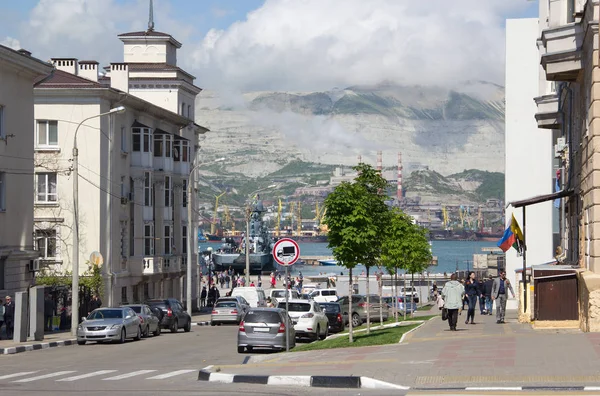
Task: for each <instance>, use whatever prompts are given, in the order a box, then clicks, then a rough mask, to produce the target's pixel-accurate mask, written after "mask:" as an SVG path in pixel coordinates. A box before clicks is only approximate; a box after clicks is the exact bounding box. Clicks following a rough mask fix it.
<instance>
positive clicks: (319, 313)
mask: <svg viewBox="0 0 600 396" xmlns="http://www.w3.org/2000/svg"><path fill="white" fill-rule="evenodd" d="M284 305H285V304H280V305H279V307H280V308H284ZM288 306H289V308H288V309H289V311H288V314H289V315H290V318H291V319H292V322H293V324H294V330H296V337H297V338H299V337H306V336H308V337H310V338H313V339H314V340H317V339H321V340H324V339H325V338H327V336H328V335H329V320H328V319H327V316H326V315H325V313H323V309H322V308H321V307H320V306H319V303H317V302H315V301H307V300H300V299H298V300H290V301H288Z"/></svg>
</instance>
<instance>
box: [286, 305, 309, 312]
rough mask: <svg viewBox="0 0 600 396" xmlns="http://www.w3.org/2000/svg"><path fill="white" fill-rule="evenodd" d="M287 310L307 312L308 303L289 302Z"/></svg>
mask: <svg viewBox="0 0 600 396" xmlns="http://www.w3.org/2000/svg"><path fill="white" fill-rule="evenodd" d="M288 310H289V311H290V312H308V311H310V304H304V303H289V307H288Z"/></svg>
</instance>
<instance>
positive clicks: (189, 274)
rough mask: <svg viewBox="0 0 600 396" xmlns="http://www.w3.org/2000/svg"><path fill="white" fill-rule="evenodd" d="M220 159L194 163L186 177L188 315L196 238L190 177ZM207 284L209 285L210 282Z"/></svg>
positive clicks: (189, 311) (190, 307)
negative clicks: (201, 167) (200, 168)
mask: <svg viewBox="0 0 600 396" xmlns="http://www.w3.org/2000/svg"><path fill="white" fill-rule="evenodd" d="M221 161H225V158H217V159H216V160H214V161H209V162H202V163H200V164H196V165H194V166H193V167H192V169H191V170H190V175H189V177H188V186H187V187H188V188H187V212H188V226H187V228H188V229H187V232H188V238H187V266H186V268H185V275H186V283H187V287H186V295H185V303H186V309H187V311H188V313H189V314H190V315H191V314H192V249H193V246H194V245H193V244H192V242H193V241H195V240H197V238H198V237H197V234H196V232H195V227H194V222H193V221H192V189H193V184H192V179H193V177H194V172H195V171H196V169H198V168H199V167H200V166H202V165H206V164H212V163H215V162H221ZM209 279H210V268H209ZM198 281H199V280H198ZM208 286H209V287H210V284H209V285H208Z"/></svg>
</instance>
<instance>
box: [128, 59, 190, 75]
mask: <svg viewBox="0 0 600 396" xmlns="http://www.w3.org/2000/svg"><path fill="white" fill-rule="evenodd" d="M127 66H128V67H129V71H140V70H160V71H166V70H174V71H178V72H181V73H183V74H186V75H188V76H190V77H191V78H196V77H195V76H193V75H191V74H190V73H188V72H186V71H185V70H183V69H182V68H180V67H177V66H175V65H170V64H168V63H133V62H129V63H127ZM130 79H131V77H130Z"/></svg>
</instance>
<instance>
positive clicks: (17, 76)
mask: <svg viewBox="0 0 600 396" xmlns="http://www.w3.org/2000/svg"><path fill="white" fill-rule="evenodd" d="M51 71H52V66H51V65H50V64H48V63H46V62H42V61H40V60H38V59H36V58H34V57H32V56H31V54H30V53H29V52H27V51H25V50H21V51H14V50H12V49H10V48H7V47H4V46H2V45H0V81H1V82H2V83H1V84H0V296H6V295H7V294H10V295H14V293H15V292H17V291H24V290H26V289H27V287H28V286H29V285H30V284H31V283H32V280H33V272H32V270H33V268H32V260H34V259H37V257H38V252H37V251H36V249H35V247H34V242H33V239H34V237H33V134H31V131H32V130H33V82H34V81H35V80H36V79H38V78H40V77H42V76H47V75H48V74H50V72H51Z"/></svg>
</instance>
